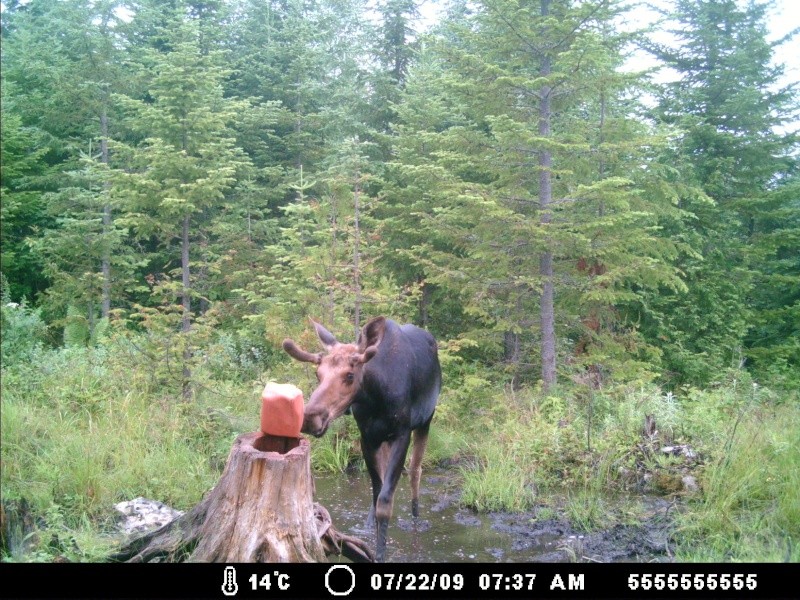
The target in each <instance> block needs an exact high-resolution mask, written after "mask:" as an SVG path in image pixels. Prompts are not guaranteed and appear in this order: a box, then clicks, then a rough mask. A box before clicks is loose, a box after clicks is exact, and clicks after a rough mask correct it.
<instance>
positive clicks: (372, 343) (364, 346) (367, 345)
mask: <svg viewBox="0 0 800 600" xmlns="http://www.w3.org/2000/svg"><path fill="white" fill-rule="evenodd" d="M385 331H386V319H385V318H384V317H375V318H374V319H372V320H371V321H369V322H368V323H367V324H366V325H364V328H363V329H362V330H361V333H360V334H359V336H358V349H359V350H360V351H361V354H360V355H359V362H362V363H365V362H367V361H368V360H370V359H371V358H372V357H373V356H375V355H376V354H377V353H378V346H379V345H380V343H381V340H383V334H384V332H385Z"/></svg>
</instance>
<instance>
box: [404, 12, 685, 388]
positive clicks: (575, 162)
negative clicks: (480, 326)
mask: <svg viewBox="0 0 800 600" xmlns="http://www.w3.org/2000/svg"><path fill="white" fill-rule="evenodd" d="M615 14H616V7H615V6H614V5H613V4H612V3H608V2H597V3H582V4H581V5H580V6H573V5H572V4H570V3H560V2H553V3H549V2H543V3H530V2H486V3H483V4H482V5H481V7H480V9H479V10H478V11H477V12H476V14H475V16H474V17H471V18H466V19H465V18H463V17H462V18H460V19H459V20H458V21H457V22H456V24H455V26H454V27H453V29H452V30H451V32H450V33H449V35H448V37H447V40H446V42H445V43H443V44H442V45H440V46H437V52H438V53H440V56H441V57H442V59H441V63H440V64H441V65H442V66H444V67H445V71H444V73H443V74H442V75H441V76H440V77H439V78H438V81H437V85H438V86H442V88H443V89H444V90H446V91H444V92H443V93H439V94H438V95H437V94H436V93H434V94H431V93H427V94H426V98H424V99H421V100H422V101H421V102H420V101H419V100H417V99H416V98H414V99H413V100H410V102H412V103H417V104H418V108H417V109H415V110H418V111H420V112H419V113H418V114H416V115H415V114H412V113H411V112H410V111H407V110H403V111H401V115H402V117H403V118H404V119H408V120H409V121H411V120H413V121H416V122H417V123H419V124H420V126H422V125H423V124H424V126H425V127H430V128H431V129H428V130H427V131H413V130H412V129H411V128H406V126H405V125H403V126H402V129H401V132H402V133H401V136H400V140H401V141H400V143H401V144H406V143H408V144H409V145H410V146H411V145H415V146H416V147H417V148H420V146H421V148H422V149H423V152H424V153H427V154H428V156H430V157H432V158H433V159H434V160H435V161H436V164H437V166H438V167H439V168H440V169H441V170H442V171H444V173H446V174H447V176H446V177H444V178H442V179H441V180H440V182H439V183H438V184H437V183H433V185H434V186H436V187H434V188H432V193H433V194H436V195H437V196H438V198H435V200H434V201H433V202H434V206H433V207H431V208H432V210H430V211H428V212H429V213H433V214H429V215H428V216H425V215H422V216H421V217H420V218H421V220H422V222H423V224H424V227H425V229H424V233H425V236H426V237H427V240H428V241H426V242H424V243H423V244H421V247H420V248H418V249H416V250H415V254H416V255H417V257H418V260H419V261H420V262H421V263H422V264H424V265H425V267H426V270H427V271H428V278H429V279H430V280H431V281H433V282H434V283H436V284H437V285H443V286H448V287H456V288H457V289H458V290H459V292H460V294H461V298H462V301H463V302H464V305H465V310H466V311H467V312H468V313H470V314H472V315H474V316H477V317H479V318H480V319H481V320H482V321H483V322H484V323H486V324H487V325H490V327H491V329H492V330H494V331H495V332H497V333H502V345H503V353H504V355H505V358H506V360H507V361H509V362H510V363H511V364H512V367H513V368H514V370H515V371H518V372H523V373H524V370H525V369H524V366H525V364H530V363H531V362H533V361H531V360H528V359H526V358H524V357H527V356H528V355H529V353H530V349H529V348H530V344H531V342H533V341H534V340H536V341H537V342H538V345H539V348H540V351H539V360H538V363H539V366H540V369H541V377H542V381H543V382H544V384H545V385H546V386H549V385H552V384H553V383H555V376H556V373H555V368H556V362H555V359H556V347H555V340H556V329H555V327H556V321H557V320H559V321H560V325H559V326H560V327H565V326H566V327H573V325H572V323H574V322H575V321H576V320H579V319H580V317H581V313H583V317H586V316H589V315H587V313H589V314H591V313H592V312H593V311H596V310H597V309H598V306H607V307H612V306H614V304H616V303H618V302H621V301H623V300H630V299H631V297H632V295H633V296H635V294H633V292H632V291H631V289H632V287H633V286H640V287H652V286H657V285H660V284H662V285H669V286H673V287H675V286H678V287H679V286H680V281H679V280H678V279H677V277H676V275H675V273H674V271H673V269H672V268H671V267H670V265H669V264H668V263H669V259H670V257H671V256H672V255H674V246H673V244H672V243H671V242H670V241H669V240H663V239H659V238H658V237H657V236H656V235H655V232H654V230H653V228H652V226H653V225H654V224H655V218H656V217H655V215H656V213H657V212H658V211H659V210H662V209H661V207H659V206H653V205H651V203H650V202H649V200H648V196H647V194H646V192H645V191H643V190H642V189H641V188H639V187H638V184H639V183H641V184H642V185H644V184H645V183H647V182H645V181H642V182H639V181H636V180H635V179H634V178H633V177H632V176H631V173H635V172H636V171H637V170H641V166H642V165H643V163H644V162H645V161H646V160H647V159H648V157H647V156H646V155H645V154H643V153H642V152H637V151H636V146H635V144H634V143H633V140H635V139H637V138H638V139H640V138H641V136H642V135H643V131H642V128H641V127H637V126H636V125H635V124H634V123H632V122H631V118H630V116H628V115H629V114H630V111H629V107H626V106H625V105H624V103H623V102H622V98H623V95H624V92H625V90H626V88H627V86H628V85H629V82H627V81H625V80H624V78H621V77H617V76H615V75H614V68H615V67H616V66H617V65H618V64H619V62H620V55H619V53H620V45H621V41H620V40H618V39H616V38H614V37H612V36H611V35H610V33H609V32H610V31H611V30H612V28H611V27H610V26H609V22H610V19H612V18H613V17H614V15H615ZM413 74H414V73H413V71H412V77H411V78H410V79H409V89H410V90H411V89H414V88H412V82H413ZM444 107H446V108H444ZM423 113H424V114H423ZM408 134H410V135H412V136H413V137H412V138H411V139H409V140H408V142H406V141H405V140H404V139H403V138H404V136H405V135H408ZM404 156H405V154H404ZM420 162H424V159H422V161H420ZM415 169H416V170H417V172H418V173H420V174H423V173H424V172H425V170H426V169H424V167H421V166H420V165H417V166H416V167H415ZM405 170H406V172H410V171H409V169H405ZM437 202H440V203H441V204H439V205H438V206H437V205H436V204H437ZM581 264H584V265H586V264H588V265H596V266H597V267H601V268H599V269H597V270H595V276H594V277H593V278H592V279H591V281H590V282H589V283H588V285H586V284H585V283H582V284H581V286H576V285H575V284H574V283H571V282H574V281H575V280H576V278H577V277H578V276H579V273H576V271H580V270H581V268H582V267H581V266H580V265H581ZM583 268H584V270H586V267H583ZM583 277H585V274H584V275H583ZM556 288H558V294H555V291H556ZM557 298H560V299H557ZM606 312H607V314H608V315H612V314H613V311H612V310H607V311H606ZM537 314H538V316H537V317H534V315H537ZM584 320H585V319H584ZM611 321H613V319H606V331H608V332H611V331H613V329H614V327H616V326H617V324H616V323H612V322H611ZM566 352H567V348H562V349H561V353H562V356H566ZM596 358H597V357H595V359H596ZM514 365H516V366H514ZM520 368H522V370H521V371H520Z"/></svg>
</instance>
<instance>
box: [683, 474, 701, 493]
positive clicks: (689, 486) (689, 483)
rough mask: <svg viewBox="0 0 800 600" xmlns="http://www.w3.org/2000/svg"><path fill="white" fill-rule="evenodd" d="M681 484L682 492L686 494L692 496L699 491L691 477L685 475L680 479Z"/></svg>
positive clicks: (695, 481) (695, 480)
mask: <svg viewBox="0 0 800 600" xmlns="http://www.w3.org/2000/svg"><path fill="white" fill-rule="evenodd" d="M681 484H682V485H683V491H684V492H688V493H690V494H694V493H696V492H699V491H700V486H699V485H698V484H697V479H695V478H694V477H693V476H691V475H685V476H684V477H683V478H682V479H681Z"/></svg>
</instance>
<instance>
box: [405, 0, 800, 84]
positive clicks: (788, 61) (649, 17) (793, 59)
mask: <svg viewBox="0 0 800 600" xmlns="http://www.w3.org/2000/svg"><path fill="white" fill-rule="evenodd" d="M740 1H741V0H740ZM644 4H645V3H644V2H643V3H642V5H640V6H639V7H638V8H636V9H635V10H634V11H632V12H631V13H630V17H629V19H628V22H629V23H631V25H632V26H633V27H637V28H638V27H644V26H645V25H647V24H648V23H650V22H652V21H653V20H654V19H655V18H656V14H655V13H654V12H653V11H651V10H649V9H648V8H647V7H646V6H644ZM647 4H651V5H659V4H664V3H663V2H662V0H649V2H647ZM770 4H771V5H772V6H771V8H770V9H769V10H768V14H767V19H768V23H767V24H768V27H769V30H770V37H769V38H768V39H769V41H774V40H778V39H780V38H781V37H783V36H785V35H786V34H787V33H789V32H790V31H792V30H793V29H797V28H800V0H771V2H770ZM444 5H446V0H445V1H439V0H425V1H424V2H423V3H422V6H421V7H420V12H421V14H422V17H423V19H424V21H425V25H424V26H428V25H429V24H430V23H432V22H434V21H435V20H436V18H437V16H438V14H439V13H440V12H441V11H442V9H443V7H444ZM775 62H776V63H783V64H784V65H785V68H786V80H785V83H790V82H797V81H800V35H797V36H795V38H794V39H793V40H792V41H791V42H788V43H786V44H784V45H782V46H781V47H780V48H778V49H777V50H776V52H775ZM655 64H656V63H655V61H654V59H652V57H650V56H648V55H645V54H643V53H642V54H640V55H637V56H635V57H632V59H631V61H630V62H629V65H628V67H629V68H630V69H631V70H640V69H646V68H648V67H652V66H655Z"/></svg>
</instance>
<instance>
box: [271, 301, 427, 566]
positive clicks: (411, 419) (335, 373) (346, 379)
mask: <svg viewBox="0 0 800 600" xmlns="http://www.w3.org/2000/svg"><path fill="white" fill-rule="evenodd" d="M312 323H313V325H314V328H315V329H316V331H317V336H318V337H319V339H320V342H322V346H323V347H324V348H325V352H324V353H316V354H313V353H311V352H307V351H305V350H303V349H301V348H300V347H299V346H298V345H297V344H296V343H295V342H294V341H293V340H291V339H286V340H284V342H283V349H284V350H285V351H286V352H287V353H288V354H289V355H290V356H291V357H293V358H295V359H296V360H299V361H302V362H309V363H313V364H315V365H317V380H318V381H319V385H318V386H317V388H316V389H315V390H314V391H313V392H312V393H311V397H310V398H309V400H308V404H307V405H306V407H305V410H304V415H303V427H302V431H303V433H308V434H311V435H313V436H316V437H320V436H322V435H324V433H325V432H326V431H327V429H328V427H329V426H330V424H331V423H332V422H333V421H334V419H336V418H337V417H339V416H341V415H342V414H344V413H345V412H346V411H347V410H348V409H350V410H351V411H352V414H353V417H355V420H356V424H357V425H358V430H359V432H360V433H361V451H362V453H363V455H364V462H365V463H366V465H367V471H368V472H369V476H370V479H371V482H372V507H371V508H370V511H369V516H368V517H367V524H368V526H375V527H376V532H377V535H376V537H377V541H376V548H375V560H376V561H378V562H383V561H384V558H385V554H386V531H387V528H388V525H389V519H390V518H391V516H392V507H393V503H394V493H395V490H396V489H397V482H398V480H399V479H400V474H401V472H402V470H403V466H404V465H405V461H406V455H407V454H408V448H409V445H410V443H411V438H412V434H413V438H414V449H413V452H412V456H411V465H410V470H409V478H410V480H411V514H412V515H413V516H414V517H418V516H419V480H420V476H421V473H422V456H423V454H424V453H425V446H426V444H427V441H428V430H429V428H430V425H431V420H432V419H433V413H434V411H435V410H436V400H437V398H438V396H439V390H440V389H441V387H442V371H441V368H440V366H439V357H438V352H437V347H436V340H435V339H434V338H433V336H432V335H431V334H430V333H428V332H427V331H425V330H424V329H420V328H419V327H416V326H414V325H399V324H398V323H395V322H394V321H392V320H391V319H387V318H385V317H377V318H374V319H372V320H371V321H369V322H368V323H367V324H366V325H364V327H363V328H362V329H361V332H360V333H359V335H358V340H357V341H356V343H355V344H342V343H339V342H338V341H337V340H336V338H335V337H334V336H333V334H331V333H330V332H329V331H328V330H327V329H325V328H324V327H323V326H322V325H320V324H319V323H317V322H315V321H313V320H312Z"/></svg>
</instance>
